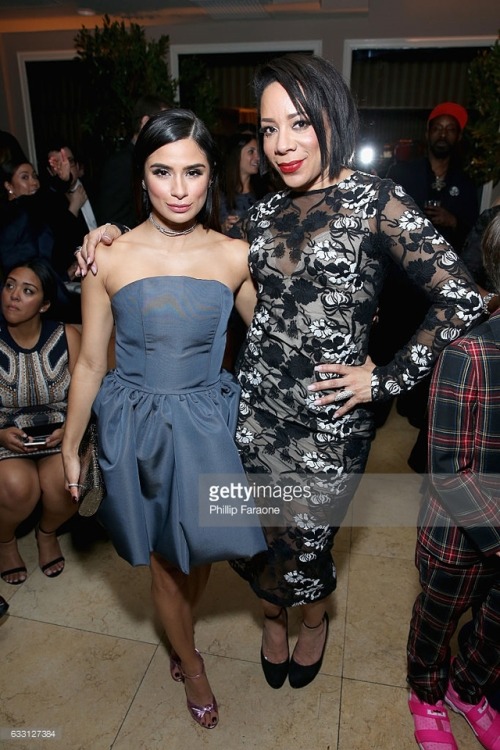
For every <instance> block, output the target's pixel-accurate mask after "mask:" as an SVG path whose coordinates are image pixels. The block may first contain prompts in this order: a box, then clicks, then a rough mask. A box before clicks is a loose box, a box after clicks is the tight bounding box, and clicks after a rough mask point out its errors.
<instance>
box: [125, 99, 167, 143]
mask: <svg viewBox="0 0 500 750" xmlns="http://www.w3.org/2000/svg"><path fill="white" fill-rule="evenodd" d="M170 106H171V105H170V104H169V103H168V102H166V101H165V99H162V98H161V97H160V96H156V94H145V95H144V96H141V97H140V98H139V99H137V101H136V103H135V104H134V108H133V110H132V113H131V115H130V132H131V134H132V135H137V134H138V133H139V131H140V129H141V122H142V118H143V117H152V116H153V115H155V114H156V113H157V112H160V111H161V110H164V109H168V108H169V107H170Z"/></svg>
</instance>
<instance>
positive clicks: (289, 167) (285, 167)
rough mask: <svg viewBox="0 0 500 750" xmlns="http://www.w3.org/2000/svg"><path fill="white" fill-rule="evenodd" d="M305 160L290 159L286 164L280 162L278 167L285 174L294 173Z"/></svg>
mask: <svg viewBox="0 0 500 750" xmlns="http://www.w3.org/2000/svg"><path fill="white" fill-rule="evenodd" d="M303 162H304V159H301V160H300V161H289V162H287V163H286V164H284V163H283V164H278V169H279V171H280V172H282V173H283V174H293V172H296V171H297V170H298V169H300V167H301V166H302V164H303Z"/></svg>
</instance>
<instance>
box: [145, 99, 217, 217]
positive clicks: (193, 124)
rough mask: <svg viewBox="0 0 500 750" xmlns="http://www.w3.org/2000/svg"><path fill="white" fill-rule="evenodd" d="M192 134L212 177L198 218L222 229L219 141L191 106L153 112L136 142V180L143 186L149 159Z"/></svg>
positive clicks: (148, 203) (147, 202) (147, 209)
mask: <svg viewBox="0 0 500 750" xmlns="http://www.w3.org/2000/svg"><path fill="white" fill-rule="evenodd" d="M187 138H192V139H193V140H194V142H195V143H196V144H197V145H198V147H199V148H200V149H201V150H202V151H203V153H204V154H205V156H206V157H207V161H208V166H209V168H210V181H209V185H208V190H207V199H206V201H205V204H204V206H203V208H202V209H201V211H200V212H199V214H198V216H197V219H198V221H199V222H200V223H201V224H202V225H203V227H204V228H205V229H208V228H209V227H210V228H211V229H216V230H219V229H220V224H219V195H218V193H219V178H218V164H219V156H218V151H217V145H216V143H215V140H214V138H213V136H212V134H211V133H210V131H209V129H208V128H207V126H206V125H205V123H204V122H202V120H200V118H199V117H196V115H195V114H194V112H192V111H191V110H190V109H167V110H165V111H163V112H158V113H157V114H156V115H153V117H151V118H150V119H149V120H148V121H147V123H146V124H145V125H144V127H143V128H142V130H141V132H140V133H139V136H138V138H137V142H136V144H135V146H134V183H135V187H136V190H138V189H140V185H141V182H142V179H143V177H144V165H145V163H146V159H147V158H148V156H150V155H151V154H152V153H154V152H155V151H157V150H158V149H159V148H161V147H162V146H165V145H166V144H168V143H175V142H176V141H182V140H184V139H187ZM142 193H143V195H142V199H143V210H144V211H145V213H146V214H147V213H149V211H150V210H151V204H150V201H149V196H148V194H147V191H145V190H143V191H142Z"/></svg>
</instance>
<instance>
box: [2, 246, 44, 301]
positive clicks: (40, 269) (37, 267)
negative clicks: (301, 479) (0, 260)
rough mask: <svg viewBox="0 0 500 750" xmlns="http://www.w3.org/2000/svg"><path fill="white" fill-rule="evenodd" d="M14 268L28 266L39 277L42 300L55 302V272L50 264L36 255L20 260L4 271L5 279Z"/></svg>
mask: <svg viewBox="0 0 500 750" xmlns="http://www.w3.org/2000/svg"><path fill="white" fill-rule="evenodd" d="M16 268H29V269H30V270H31V271H33V273H34V274H35V276H38V278H39V279H40V284H41V285H42V292H43V300H44V302H50V304H51V305H53V304H55V303H56V302H57V279H56V275H55V272H54V271H53V269H52V267H51V265H50V264H49V263H48V262H47V261H46V260H44V259H43V258H39V257H37V256H33V257H32V258H27V259H26V260H21V261H19V262H18V263H13V264H12V265H11V267H10V268H9V269H8V270H7V271H6V272H5V274H4V278H5V279H6V278H7V277H8V276H10V274H11V273H12V271H14V270H15V269H16Z"/></svg>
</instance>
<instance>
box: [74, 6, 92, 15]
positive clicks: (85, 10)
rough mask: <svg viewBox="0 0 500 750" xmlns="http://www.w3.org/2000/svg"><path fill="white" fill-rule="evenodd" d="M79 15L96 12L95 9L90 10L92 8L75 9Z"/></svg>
mask: <svg viewBox="0 0 500 750" xmlns="http://www.w3.org/2000/svg"><path fill="white" fill-rule="evenodd" d="M76 12H77V13H78V15H79V16H95V15H96V12H95V10H92V8H78V9H77V11H76Z"/></svg>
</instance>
